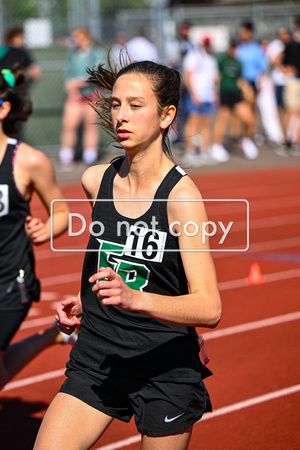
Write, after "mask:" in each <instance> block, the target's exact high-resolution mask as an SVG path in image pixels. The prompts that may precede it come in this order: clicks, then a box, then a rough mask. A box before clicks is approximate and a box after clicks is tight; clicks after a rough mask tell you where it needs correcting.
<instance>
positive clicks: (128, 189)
mask: <svg viewBox="0 0 300 450" xmlns="http://www.w3.org/2000/svg"><path fill="white" fill-rule="evenodd" d="M88 72H89V74H90V78H89V80H90V82H92V83H94V84H95V83H96V84H98V85H99V87H100V88H104V89H106V90H108V91H110V92H111V94H110V95H109V98H108V97H107V98H100V99H99V102H98V103H97V104H95V105H94V107H95V109H96V110H97V111H98V114H99V116H100V118H101V119H102V124H103V125H104V126H106V128H109V130H113V131H114V133H115V135H116V136H117V139H118V141H119V143H120V144H121V146H122V148H123V149H124V150H125V156H124V157H120V158H118V159H116V160H115V161H113V162H112V164H110V165H99V166H95V167H90V168H89V169H87V171H86V172H85V173H84V174H83V178H82V183H83V187H84V190H85V191H86V194H87V197H88V198H89V199H90V201H91V203H92V205H93V215H92V219H93V224H95V227H94V228H93V229H94V231H95V232H94V233H92V234H91V236H90V240H89V243H88V247H87V250H86V256H85V261H84V265H83V272H82V285H81V294H80V296H78V297H73V298H70V299H68V300H66V301H65V302H63V305H62V307H61V308H59V309H58V311H57V320H58V321H59V323H60V326H61V329H64V331H65V332H66V333H71V332H72V331H73V330H74V328H75V327H76V326H77V325H78V324H79V323H80V331H79V337H78V340H77V342H76V344H75V346H74V347H73V349H72V351H71V356H70V361H69V362H68V363H67V371H66V375H67V379H66V381H65V382H64V384H63V385H62V387H61V390H60V392H59V393H58V394H57V396H56V397H55V398H54V400H53V402H52V403H51V405H50V407H49V409H48V411H47V413H46V415H45V418H44V420H43V422H42V425H41V428H40V431H39V433H38V436H37V439H36V443H35V447H34V449H35V450H37V449H38V450H49V449H53V450H54V449H55V450H57V449H70V450H71V449H72V450H75V449H88V448H90V447H91V446H92V445H93V444H94V443H95V442H96V441H97V440H98V439H99V437H100V436H101V435H102V434H103V433H104V431H105V429H106V428H107V427H108V426H109V425H110V423H111V422H112V421H113V419H114V418H116V419H119V420H122V421H125V422H129V420H130V419H131V417H132V416H134V417H135V422H136V425H137V428H138V430H139V432H140V433H141V435H142V437H141V439H142V440H141V445H142V449H144V450H145V449H146V450H148V449H162V448H164V449H165V448H168V449H175V448H176V450H181V449H186V448H187V447H188V443H189V440H190V436H191V432H192V426H193V424H194V423H195V422H196V421H197V420H199V419H200V418H201V416H202V415H203V413H204V412H206V411H211V403H210V399H209V395H208V393H207V391H206V388H205V385H204V383H203V378H205V377H206V376H208V375H210V374H211V372H210V371H209V370H208V369H207V368H206V367H204V366H203V365H202V363H201V362H200V358H199V343H198V339H197V338H198V336H197V333H196V331H195V327H208V328H213V327H215V326H216V325H217V324H218V322H219V320H220V318H221V301H220V296H219V292H218V287H217V281H216V275H215V269H214V265H213V262H212V258H211V255H210V253H209V251H207V250H208V243H207V242H206V243H202V240H201V236H199V233H197V234H195V233H194V232H193V231H194V229H195V228H196V227H195V226H194V227H190V226H189V224H191V223H193V224H201V222H202V221H205V220H206V214H205V209H204V206H203V203H202V202H201V195H200V193H199V191H198V189H197V187H196V186H195V184H194V183H193V182H192V180H191V179H190V178H189V177H188V176H186V174H185V172H184V171H183V170H182V169H181V168H180V167H178V166H176V165H175V164H174V163H173V161H172V155H171V152H170V148H169V145H168V137H167V134H168V130H169V128H170V126H171V124H172V123H173V121H174V119H175V117H176V112H177V107H178V103H179V98H180V88H181V78H180V75H179V73H178V72H177V71H176V70H173V69H170V68H167V67H165V66H162V65H160V64H156V63H154V62H149V61H142V62H136V63H131V64H129V65H127V66H125V67H123V68H121V69H120V70H119V71H118V70H117V69H115V70H113V69H112V68H111V69H110V70H109V71H107V70H105V69H104V68H103V66H101V65H99V66H98V68H97V70H89V71H88ZM108 108H109V109H108ZM186 199H188V200H189V201H186ZM96 225H98V231H99V232H98V233H96ZM195 250H196V251H195ZM201 250H206V251H201ZM80 298H81V300H82V303H81V300H80Z"/></svg>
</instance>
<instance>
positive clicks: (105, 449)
mask: <svg viewBox="0 0 300 450" xmlns="http://www.w3.org/2000/svg"><path fill="white" fill-rule="evenodd" d="M299 391H300V384H296V385H295V386H291V387H288V388H285V389H280V390H278V391H274V392H269V393H268V394H264V395H260V396H258V397H253V398H249V399H248V400H244V401H242V402H238V403H233V404H232V405H229V406H225V407H223V408H218V409H216V410H215V411H213V412H212V413H207V414H205V415H204V416H203V417H202V419H201V420H199V421H198V422H197V423H199V422H202V421H203V420H209V419H214V418H215V417H219V416H223V415H225V414H230V413H232V412H235V411H240V410H241V409H244V408H249V407H251V406H255V405H259V404H260V403H264V402H268V401H270V400H274V399H276V398H280V397H285V396H287V395H291V394H295V393H296V392H299ZM140 440H141V436H140V435H135V436H131V437H129V438H126V439H122V440H121V441H117V442H113V443H112V444H108V445H104V446H102V447H98V448H97V449H96V450H116V449H118V448H124V447H127V446H128V445H131V444H136V443H138V442H139V441H140Z"/></svg>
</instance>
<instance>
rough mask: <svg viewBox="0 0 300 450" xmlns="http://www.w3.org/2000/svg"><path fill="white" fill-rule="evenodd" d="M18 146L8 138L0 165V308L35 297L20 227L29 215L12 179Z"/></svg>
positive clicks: (14, 306)
mask: <svg viewBox="0 0 300 450" xmlns="http://www.w3.org/2000/svg"><path fill="white" fill-rule="evenodd" d="M19 145H20V142H18V141H17V140H16V139H12V138H9V139H8V141H7V148H6V151H5V154H4V157H3V160H2V163H1V164H0V310H22V309H23V308H24V307H27V306H28V303H30V302H31V301H32V300H35V301H36V300H38V299H39V282H38V280H36V278H35V274H34V256H33V249H32V244H31V242H30V240H29V239H28V237H27V235H26V233H25V229H24V223H25V217H26V216H28V215H30V209H29V200H26V199H24V197H23V196H22V195H21V193H20V192H19V191H18V188H17V186H16V183H15V179H14V160H15V155H16V152H17V150H18V147H19ZM20 270H21V271H23V272H21V275H24V277H23V278H24V284H25V287H24V284H23V283H22V282H21V280H19V282H18V281H17V278H18V277H19V276H20ZM21 278H22V277H21ZM23 289H25V291H24V290H23ZM24 293H25V294H26V299H25V298H24ZM22 297H23V298H22Z"/></svg>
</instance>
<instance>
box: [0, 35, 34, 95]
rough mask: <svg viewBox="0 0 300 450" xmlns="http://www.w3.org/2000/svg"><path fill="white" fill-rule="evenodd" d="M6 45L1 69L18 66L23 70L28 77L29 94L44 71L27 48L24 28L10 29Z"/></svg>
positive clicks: (26, 84)
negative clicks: (33, 84)
mask: <svg viewBox="0 0 300 450" xmlns="http://www.w3.org/2000/svg"><path fill="white" fill-rule="evenodd" d="M5 45H6V47H5V48H4V50H2V52H3V55H2V57H1V59H0V69H13V68H15V66H18V69H19V70H22V71H23V72H24V73H25V75H26V77H27V80H26V83H25V88H26V91H27V92H28V91H29V89H30V87H31V86H32V83H35V82H36V81H38V80H39V79H40V78H41V75H42V71H41V68H40V66H39V65H38V63H37V62H36V61H35V60H34V58H33V56H32V54H31V53H30V52H29V51H28V49H27V48H26V47H25V36H24V31H23V28H21V27H14V28H11V29H9V30H8V31H7V32H6V35H5Z"/></svg>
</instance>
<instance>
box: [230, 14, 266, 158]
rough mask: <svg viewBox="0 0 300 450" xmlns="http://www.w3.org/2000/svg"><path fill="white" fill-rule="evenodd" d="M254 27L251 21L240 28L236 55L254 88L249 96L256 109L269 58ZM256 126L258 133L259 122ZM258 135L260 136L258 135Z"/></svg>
mask: <svg viewBox="0 0 300 450" xmlns="http://www.w3.org/2000/svg"><path fill="white" fill-rule="evenodd" d="M253 28H254V27H253V23H252V22H250V21H247V22H244V23H243V24H242V25H241V27H240V30H239V37H240V43H239V45H238V47H237V50H236V56H237V58H238V59H239V60H240V61H241V63H242V77H243V79H245V80H246V81H248V83H249V85H250V86H251V88H252V90H253V95H251V96H249V98H251V106H252V108H253V110H254V111H255V107H256V95H257V93H258V90H259V88H260V86H259V83H260V78H261V76H262V75H263V73H264V72H265V71H266V69H267V59H266V56H265V54H264V52H263V50H262V48H261V46H260V44H259V43H258V42H255V41H254V40H253ZM255 117H256V114H255ZM255 127H256V134H257V124H256V125H255ZM258 137H260V136H259V135H257V138H258ZM242 150H243V151H245V150H244V149H242Z"/></svg>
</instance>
